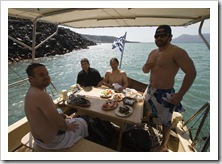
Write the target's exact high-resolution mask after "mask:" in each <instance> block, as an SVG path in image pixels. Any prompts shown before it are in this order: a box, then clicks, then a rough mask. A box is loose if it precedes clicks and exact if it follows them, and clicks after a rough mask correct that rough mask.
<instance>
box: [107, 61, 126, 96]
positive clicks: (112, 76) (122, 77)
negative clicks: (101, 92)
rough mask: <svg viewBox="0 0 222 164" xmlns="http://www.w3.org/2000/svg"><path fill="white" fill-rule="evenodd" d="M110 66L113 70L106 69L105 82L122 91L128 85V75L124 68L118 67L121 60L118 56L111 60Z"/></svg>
mask: <svg viewBox="0 0 222 164" xmlns="http://www.w3.org/2000/svg"><path fill="white" fill-rule="evenodd" d="M110 66H111V68H112V70H108V71H106V73H105V77H104V80H103V84H104V85H106V86H108V87H110V88H114V89H116V90H117V91H118V92H122V90H123V89H125V88H126V87H128V78H127V75H126V73H125V72H124V71H123V70H120V69H119V68H118V66H119V61H118V59H117V58H112V59H111V60H110Z"/></svg>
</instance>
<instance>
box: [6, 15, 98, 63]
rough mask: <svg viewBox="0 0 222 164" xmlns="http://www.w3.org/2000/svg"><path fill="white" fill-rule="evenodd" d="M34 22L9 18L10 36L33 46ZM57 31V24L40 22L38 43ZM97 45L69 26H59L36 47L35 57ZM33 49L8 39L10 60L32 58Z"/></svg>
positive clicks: (16, 60) (37, 31)
mask: <svg viewBox="0 0 222 164" xmlns="http://www.w3.org/2000/svg"><path fill="white" fill-rule="evenodd" d="M32 29H33V23H32V22H31V21H30V20H26V19H18V18H12V17H9V18H8V34H9V36H11V37H13V38H15V39H17V40H19V41H21V42H23V43H25V44H26V45H28V46H30V47H32ZM55 31H56V25H55V24H50V23H43V22H38V23H37V28H36V45H38V44H40V43H41V42H42V41H44V40H45V39H46V38H48V37H49V36H50V35H52V34H53V33H54V32H55ZM91 45H96V43H95V42H93V41H90V40H87V39H85V38H83V37H82V36H81V35H80V34H77V33H75V32H73V31H71V30H70V29H68V28H63V27H59V28H58V33H57V34H56V35H55V36H53V37H52V38H51V39H49V40H48V41H47V42H45V43H44V44H42V45H41V46H40V47H39V48H37V49H36V53H35V57H36V58H39V57H45V56H54V55H63V54H66V53H69V52H71V51H73V50H79V49H87V48H88V46H91ZM31 58H32V51H31V50H30V49H28V48H26V47H24V46H21V45H20V44H18V43H16V42H14V41H12V40H11V39H8V62H9V63H13V62H19V61H21V60H24V59H31Z"/></svg>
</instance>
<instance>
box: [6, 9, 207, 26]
mask: <svg viewBox="0 0 222 164" xmlns="http://www.w3.org/2000/svg"><path fill="white" fill-rule="evenodd" d="M8 14H9V16H14V17H20V18H27V19H32V20H34V19H37V18H38V20H39V21H46V22H51V23H56V24H59V25H63V26H68V27H74V28H100V27H141V26H159V25H162V24H168V25H171V26H188V25H190V24H194V23H197V22H199V21H202V20H204V19H209V18H210V9H209V8H9V9H8Z"/></svg>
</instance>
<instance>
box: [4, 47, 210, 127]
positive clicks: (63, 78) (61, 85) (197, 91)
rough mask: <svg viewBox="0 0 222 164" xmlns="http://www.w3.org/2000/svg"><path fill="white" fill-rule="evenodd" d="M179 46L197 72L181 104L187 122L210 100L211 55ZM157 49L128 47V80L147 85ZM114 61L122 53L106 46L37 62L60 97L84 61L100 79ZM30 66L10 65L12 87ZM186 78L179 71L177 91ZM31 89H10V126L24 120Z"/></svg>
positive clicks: (124, 58) (201, 49)
mask: <svg viewBox="0 0 222 164" xmlns="http://www.w3.org/2000/svg"><path fill="white" fill-rule="evenodd" d="M176 45H178V46H179V47H181V48H183V49H185V50H186V51H187V53H188V54H189V56H190V57H191V58H192V60H193V62H194V64H195V67H196V70H197V76H196V79H195V81H194V83H193V85H192V87H191V88H190V89H189V91H188V92H187V93H186V94H185V96H184V97H183V100H182V104H183V106H184V108H185V110H186V112H185V113H184V119H185V120H186V119H188V117H190V116H191V115H193V114H194V113H195V112H196V111H197V110H198V109H200V108H201V107H202V106H203V104H204V103H205V102H207V101H209V100H210V51H209V50H208V49H207V48H206V46H205V45H204V44H203V43H177V44H176ZM154 48H156V45H155V43H126V45H125V49H124V54H123V56H122V64H121V69H123V70H124V71H125V72H126V73H127V76H129V77H131V78H133V79H136V80H138V81H141V82H144V83H148V82H149V74H144V73H143V72H142V66H143V64H144V63H145V61H146V59H147V57H148V55H149V53H150V51H151V50H152V49H154ZM113 57H116V58H117V59H119V61H120V60H121V53H120V51H119V49H118V48H115V49H112V44H110V43H109V44H108V43H106V44H98V45H96V46H90V47H89V48H88V49H82V50H78V51H73V52H71V53H68V54H65V55H56V56H53V57H44V58H39V59H36V62H39V63H42V64H44V65H46V67H47V69H48V71H49V74H50V76H51V81H52V83H53V84H54V86H55V87H56V89H57V90H58V91H59V92H60V93H61V91H62V90H64V89H66V90H70V86H71V85H73V84H75V83H76V78H77V74H78V72H79V71H80V70H81V65H80V60H81V58H88V59H89V61H90V66H91V67H92V68H96V69H98V70H99V72H100V73H101V76H104V75H105V72H106V70H108V69H111V67H110V65H109V61H110V59H111V58H113ZM30 63H31V60H30V61H22V62H19V63H14V64H9V65H8V83H9V84H12V83H14V82H16V81H19V80H22V79H25V78H27V75H26V72H25V70H26V67H27V66H28V65H29V64H30ZM183 78H184V73H183V72H182V71H181V70H179V72H178V74H177V76H176V78H175V90H176V91H177V90H178V89H179V88H180V86H181V84H182V81H183ZM28 88H29V82H28V81H26V82H23V83H20V84H17V85H11V86H9V87H8V125H11V124H13V123H15V122H16V121H18V120H19V119H21V118H23V117H24V116H25V114H24V97H25V94H26V91H27V89H28ZM47 91H48V93H49V94H50V95H51V97H52V99H55V98H56V97H58V94H57V92H56V91H55V89H54V88H53V87H52V86H51V85H50V86H49V87H47Z"/></svg>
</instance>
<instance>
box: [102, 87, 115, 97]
mask: <svg viewBox="0 0 222 164" xmlns="http://www.w3.org/2000/svg"><path fill="white" fill-rule="evenodd" d="M113 94H114V91H113V90H111V89H105V90H103V91H102V92H101V94H100V97H111V96H112V95H113Z"/></svg>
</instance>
